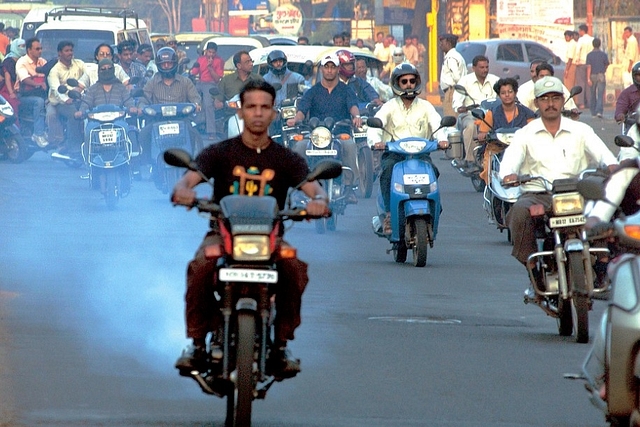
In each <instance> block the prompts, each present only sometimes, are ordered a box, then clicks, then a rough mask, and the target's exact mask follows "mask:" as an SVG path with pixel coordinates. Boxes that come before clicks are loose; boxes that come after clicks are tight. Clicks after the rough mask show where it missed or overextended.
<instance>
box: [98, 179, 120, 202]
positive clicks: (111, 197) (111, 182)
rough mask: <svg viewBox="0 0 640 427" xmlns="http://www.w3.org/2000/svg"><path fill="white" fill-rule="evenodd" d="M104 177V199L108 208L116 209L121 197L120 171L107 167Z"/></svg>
mask: <svg viewBox="0 0 640 427" xmlns="http://www.w3.org/2000/svg"><path fill="white" fill-rule="evenodd" d="M102 176H103V179H104V201H105V203H106V204H107V208H109V209H115V208H116V205H117V204H118V199H120V194H118V173H117V171H116V170H115V169H105V170H104V172H103V174H102Z"/></svg>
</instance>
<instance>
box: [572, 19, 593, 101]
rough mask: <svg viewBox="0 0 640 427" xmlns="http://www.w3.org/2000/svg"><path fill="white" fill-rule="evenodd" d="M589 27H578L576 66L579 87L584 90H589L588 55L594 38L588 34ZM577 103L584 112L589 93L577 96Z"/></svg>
mask: <svg viewBox="0 0 640 427" xmlns="http://www.w3.org/2000/svg"><path fill="white" fill-rule="evenodd" d="M587 31H589V27H587V25H586V24H582V25H580V26H579V27H578V34H580V38H579V39H578V44H577V45H576V55H575V58H574V63H575V64H576V82H575V84H576V85H577V86H582V88H583V89H586V88H587V83H588V82H587V54H588V53H589V52H591V51H592V50H593V37H591V35H589V34H588V33H587ZM576 102H577V104H578V106H579V108H580V109H581V110H582V109H584V108H585V106H587V105H588V104H589V97H588V96H587V91H586V90H583V91H582V93H580V94H578V95H576Z"/></svg>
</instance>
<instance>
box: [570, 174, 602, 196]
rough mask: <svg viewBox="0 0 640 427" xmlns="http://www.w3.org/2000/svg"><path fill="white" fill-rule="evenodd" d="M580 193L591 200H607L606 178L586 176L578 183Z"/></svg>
mask: <svg viewBox="0 0 640 427" xmlns="http://www.w3.org/2000/svg"><path fill="white" fill-rule="evenodd" d="M576 187H577V189H578V193H580V194H582V196H583V197H584V198H585V199H589V200H606V199H605V194H604V178H603V177H601V176H586V177H584V178H583V179H581V180H580V181H578V183H577V184H576Z"/></svg>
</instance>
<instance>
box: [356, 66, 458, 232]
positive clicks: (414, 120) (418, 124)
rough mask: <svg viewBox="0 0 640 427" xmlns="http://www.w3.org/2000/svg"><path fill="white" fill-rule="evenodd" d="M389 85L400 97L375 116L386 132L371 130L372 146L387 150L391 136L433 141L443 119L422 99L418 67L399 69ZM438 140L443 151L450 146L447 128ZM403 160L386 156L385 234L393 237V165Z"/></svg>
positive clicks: (382, 181)
mask: <svg viewBox="0 0 640 427" xmlns="http://www.w3.org/2000/svg"><path fill="white" fill-rule="evenodd" d="M389 83H390V84H391V88H392V89H393V93H394V94H395V95H396V96H395V97H394V98H393V99H391V100H390V101H388V102H386V103H385V104H384V105H383V106H382V107H381V108H380V110H379V111H378V112H377V113H376V115H375V117H377V118H379V119H380V120H382V124H383V125H384V130H385V131H386V132H383V131H382V129H376V128H371V127H370V128H369V130H368V131H367V139H368V141H369V146H370V147H372V148H373V149H374V150H385V148H386V145H387V141H390V139H391V136H393V138H394V139H396V140H397V139H400V138H407V137H410V136H417V137H420V138H427V139H429V138H431V134H432V133H433V131H434V130H436V129H437V128H438V127H440V120H441V117H440V114H438V112H437V111H436V109H435V108H434V107H433V105H432V104H431V103H430V102H429V101H427V100H425V99H422V98H418V95H419V94H420V85H421V79H420V73H418V70H417V69H416V67H414V66H413V65H411V64H408V63H404V64H400V65H398V66H396V67H395V68H394V69H393V71H392V72H391V80H390V82H389ZM387 132H388V133H387ZM434 137H436V138H437V139H438V141H439V142H438V145H439V146H440V147H441V148H447V147H448V145H449V143H448V142H447V135H446V133H445V131H444V129H441V130H439V131H438V132H437V133H436V134H435V135H434ZM414 158H417V159H420V160H424V161H427V162H431V156H430V155H429V154H428V153H427V154H421V155H418V156H415V157H414ZM402 160H404V156H402V155H399V154H395V153H391V152H389V151H385V152H384V154H383V155H382V162H381V166H382V172H381V174H380V191H381V192H382V199H383V201H384V208H385V212H386V214H385V217H384V218H383V232H384V233H385V234H391V216H390V214H389V212H390V210H391V209H390V198H391V189H390V186H391V172H392V171H393V165H395V164H396V163H398V162H399V161H402ZM433 169H434V171H435V173H436V176H437V175H439V173H438V169H437V168H436V167H435V165H434V166H433Z"/></svg>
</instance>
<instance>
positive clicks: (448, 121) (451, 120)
mask: <svg viewBox="0 0 640 427" xmlns="http://www.w3.org/2000/svg"><path fill="white" fill-rule="evenodd" d="M483 114H484V113H483ZM378 120H380V119H378ZM457 122H458V119H456V118H455V117H454V116H444V117H443V118H442V119H441V120H440V126H441V127H451V126H455V125H456V123H457ZM367 124H368V123H367ZM380 124H382V121H381V122H380Z"/></svg>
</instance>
